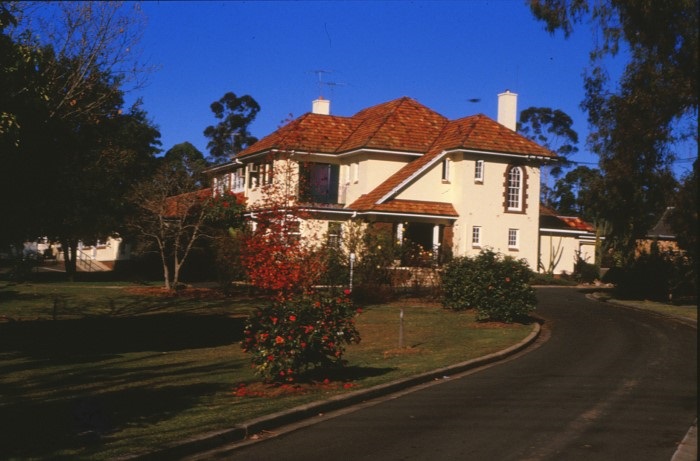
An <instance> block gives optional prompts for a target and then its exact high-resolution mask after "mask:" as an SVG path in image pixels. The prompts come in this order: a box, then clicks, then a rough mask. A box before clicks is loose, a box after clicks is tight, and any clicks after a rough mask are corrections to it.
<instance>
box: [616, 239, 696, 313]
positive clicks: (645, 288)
mask: <svg viewBox="0 0 700 461" xmlns="http://www.w3.org/2000/svg"><path fill="white" fill-rule="evenodd" d="M693 274H694V271H693V268H692V263H691V261H690V260H689V259H688V258H686V257H684V256H683V255H679V254H667V253H662V252H660V251H659V249H658V246H657V245H656V244H652V246H651V249H650V251H649V252H648V253H641V254H640V255H638V256H637V257H636V258H635V259H634V261H632V263H631V264H630V265H629V266H628V267H614V268H611V269H610V270H609V271H608V272H607V273H606V274H605V277H604V278H603V281H604V282H610V283H614V284H615V291H616V296H619V297H621V298H632V299H649V300H653V301H671V300H673V299H678V298H684V297H688V296H692V295H693V294H696V293H697V285H696V283H695V277H694V275H693Z"/></svg>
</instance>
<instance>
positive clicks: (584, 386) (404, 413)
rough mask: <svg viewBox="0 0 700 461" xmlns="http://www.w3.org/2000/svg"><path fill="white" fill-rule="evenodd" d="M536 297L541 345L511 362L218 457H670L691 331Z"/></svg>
mask: <svg viewBox="0 0 700 461" xmlns="http://www.w3.org/2000/svg"><path fill="white" fill-rule="evenodd" d="M537 295H538V300H539V302H538V309H537V311H536V315H537V316H539V317H541V318H542V319H544V328H543V334H542V340H538V342H537V343H536V344H535V345H533V346H532V347H531V348H530V349H528V350H526V351H525V352H523V353H521V354H519V355H517V356H516V357H515V358H512V359H509V360H507V361H505V362H502V363H498V364H494V365H491V366H487V367H484V368H482V369H479V370H476V371H471V372H467V373H465V374H464V375H462V376H451V377H448V378H446V379H443V380H440V381H439V382H438V383H436V384H431V385H427V386H423V387H422V388H420V389H418V390H415V391H412V392H408V393H404V394H402V395H400V396H390V397H386V398H383V399H381V401H379V402H372V403H371V404H368V405H361V406H359V407H355V408H348V409H346V410H343V411H340V412H338V414H336V415H333V417H328V415H325V416H320V417H318V419H317V421H316V423H315V424H309V423H308V422H306V423H305V424H300V425H298V426H295V427H291V428H281V429H280V430H279V431H276V432H275V434H272V435H273V436H271V437H269V438H267V437H265V438H266V440H263V441H261V442H259V443H254V444H249V445H247V446H243V447H241V448H238V449H235V450H233V451H227V452H221V453H219V454H218V456H216V457H217V458H219V459H230V460H248V461H255V460H261V461H262V460H273V459H278V460H285V461H293V460H304V461H309V460H397V461H398V460H435V461H438V460H475V461H507V460H513V461H516V460H517V461H540V460H566V461H568V460H596V461H607V460H610V461H626V460H634V461H656V460H658V461H670V459H671V457H672V456H673V454H674V452H675V450H676V447H677V445H678V444H679V443H680V442H681V440H682V439H683V437H684V436H685V434H686V432H687V431H688V429H689V427H690V426H691V425H692V424H693V421H694V420H695V418H696V413H697V330H696V329H693V328H691V327H689V326H686V325H682V324H679V323H676V322H674V321H671V320H667V319H665V318H662V317H658V316H655V315H651V314H648V313H645V312H639V311H635V310H630V309H625V308H619V307H614V306H610V305H606V304H603V303H599V302H596V301H592V300H589V299H587V298H585V296H584V294H583V293H581V292H579V291H578V290H575V289H571V288H539V289H538V290H537ZM268 436H269V435H268ZM207 457H208V458H210V459H211V458H214V457H215V454H214V453H209V454H208V456H207Z"/></svg>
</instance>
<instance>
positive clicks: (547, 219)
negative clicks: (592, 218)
mask: <svg viewBox="0 0 700 461" xmlns="http://www.w3.org/2000/svg"><path fill="white" fill-rule="evenodd" d="M540 227H547V228H550V229H562V230H578V231H583V232H594V231H595V227H593V225H592V224H591V223H588V222H586V221H584V220H583V219H581V218H579V217H577V216H559V214H558V213H557V212H556V211H555V210H553V209H551V208H549V207H546V206H544V205H540Z"/></svg>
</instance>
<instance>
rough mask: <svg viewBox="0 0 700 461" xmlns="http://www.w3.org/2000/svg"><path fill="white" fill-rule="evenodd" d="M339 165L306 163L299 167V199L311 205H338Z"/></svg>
mask: <svg viewBox="0 0 700 461" xmlns="http://www.w3.org/2000/svg"><path fill="white" fill-rule="evenodd" d="M339 172H340V167H339V165H331V164H327V163H306V164H302V165H300V171H299V173H300V175H299V176H300V177H299V199H300V200H301V201H302V202H311V203H326V204H336V203H338V182H339Z"/></svg>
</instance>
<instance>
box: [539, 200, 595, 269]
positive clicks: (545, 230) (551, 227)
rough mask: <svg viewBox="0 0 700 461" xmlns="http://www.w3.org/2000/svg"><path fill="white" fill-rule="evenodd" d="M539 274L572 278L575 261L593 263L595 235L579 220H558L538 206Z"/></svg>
mask: <svg viewBox="0 0 700 461" xmlns="http://www.w3.org/2000/svg"><path fill="white" fill-rule="evenodd" d="M539 243H540V250H539V253H540V263H539V264H540V267H539V269H540V271H542V272H546V273H550V274H555V275H562V274H573V273H574V269H575V266H576V262H577V261H578V259H579V258H580V259H582V260H583V261H586V262H588V263H594V262H595V260H596V233H595V228H594V227H593V225H592V224H590V223H587V222H586V221H584V220H582V219H581V218H579V217H575V216H560V215H558V214H557V213H556V212H555V211H554V210H552V209H551V208H548V207H545V206H540V242H539Z"/></svg>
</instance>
